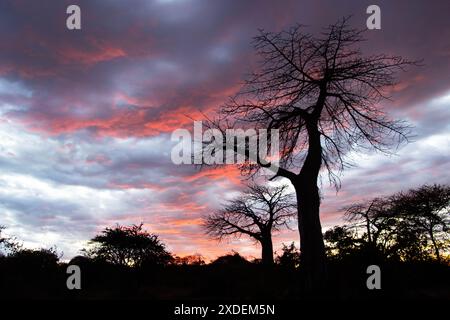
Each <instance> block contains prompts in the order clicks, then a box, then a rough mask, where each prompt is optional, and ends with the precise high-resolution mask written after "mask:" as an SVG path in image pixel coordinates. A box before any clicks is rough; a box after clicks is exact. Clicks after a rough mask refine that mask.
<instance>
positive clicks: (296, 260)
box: [277, 242, 300, 268]
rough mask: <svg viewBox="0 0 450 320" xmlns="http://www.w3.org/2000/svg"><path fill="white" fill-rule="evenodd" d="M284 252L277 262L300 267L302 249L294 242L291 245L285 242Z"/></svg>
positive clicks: (282, 264) (281, 264) (289, 266)
mask: <svg viewBox="0 0 450 320" xmlns="http://www.w3.org/2000/svg"><path fill="white" fill-rule="evenodd" d="M281 251H282V252H283V253H282V254H281V255H279V256H278V257H277V264H279V265H280V266H283V267H288V268H298V267H299V266H300V251H299V250H298V249H297V248H296V247H295V244H294V242H292V243H291V244H290V245H289V246H287V245H285V244H284V243H283V248H281Z"/></svg>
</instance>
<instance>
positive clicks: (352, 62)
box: [208, 19, 417, 288]
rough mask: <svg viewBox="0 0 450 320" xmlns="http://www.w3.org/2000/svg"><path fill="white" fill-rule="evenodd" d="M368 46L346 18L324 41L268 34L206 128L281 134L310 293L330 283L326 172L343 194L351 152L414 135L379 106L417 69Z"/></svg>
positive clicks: (282, 165)
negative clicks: (366, 50) (400, 78)
mask: <svg viewBox="0 0 450 320" xmlns="http://www.w3.org/2000/svg"><path fill="white" fill-rule="evenodd" d="M363 40H364V38H363V36H362V31H358V30H355V29H352V28H350V27H349V25H348V19H342V21H340V22H338V23H336V24H334V25H331V26H329V27H328V28H326V29H325V30H324V32H323V33H322V34H320V35H319V36H312V35H311V34H308V33H307V32H305V28H304V27H302V26H300V25H297V26H295V27H293V28H291V29H288V30H285V31H282V32H279V33H271V32H266V31H264V30H262V31H261V32H260V35H259V36H257V37H255V39H254V46H255V49H256V51H257V54H258V55H259V56H260V58H261V63H260V65H259V68H257V69H256V71H255V72H253V73H252V74H251V75H250V77H249V78H248V79H247V81H246V83H245V85H244V87H243V88H242V90H241V92H239V93H238V94H237V96H235V97H234V98H232V99H231V101H230V102H229V103H228V104H226V105H225V106H223V107H222V108H221V110H220V115H219V116H218V117H217V119H214V120H213V121H210V123H209V124H208V126H209V127H215V128H219V130H222V131H225V130H226V128H228V127H233V128H234V127H239V126H244V127H253V128H255V129H268V130H269V131H270V130H271V129H277V130H279V136H280V149H281V150H280V151H281V152H280V157H281V158H280V161H279V168H278V172H277V173H276V175H275V176H274V177H273V178H275V177H284V178H287V179H289V180H290V182H291V183H292V185H293V186H294V188H295V191H296V195H297V203H298V227H299V232H300V245H301V255H302V265H303V267H304V270H305V271H306V274H307V276H306V279H307V281H306V286H307V287H308V288H314V287H315V288H320V287H322V286H323V285H324V280H325V278H326V264H325V247H324V242H323V235H322V228H321V223H320V218H319V208H320V203H321V200H320V194H319V188H318V185H317V183H318V178H319V174H320V171H321V169H322V168H325V169H327V172H328V177H329V179H330V181H331V182H332V183H334V184H335V186H336V187H337V188H338V187H339V179H338V176H337V173H339V172H340V171H341V170H343V168H344V167H345V165H346V163H347V161H348V160H346V155H347V154H348V153H349V152H350V151H354V150H361V149H370V148H372V149H375V150H379V151H382V152H390V150H391V148H392V147H394V146H398V144H400V143H402V142H404V141H407V135H408V132H409V126H408V125H407V123H405V122H403V121H398V120H392V119H390V118H389V117H388V116H387V115H386V114H385V113H384V112H383V111H382V110H381V109H380V107H379V103H380V102H381V101H382V100H383V99H385V98H387V96H386V94H387V93H386V89H387V88H389V87H390V86H392V85H394V84H395V83H396V81H395V75H396V72H397V71H402V70H405V68H406V67H407V66H409V65H412V64H417V62H412V61H408V60H406V59H403V58H402V57H398V56H389V55H384V54H382V55H370V56H365V55H363V54H362V52H361V51H360V50H359V49H358V48H357V46H358V45H359V44H360V43H361V42H362V41H363ZM269 149H270V146H269ZM260 160H261V159H258V161H257V165H254V164H251V163H250V162H247V165H244V166H242V169H243V170H247V171H248V172H249V173H251V174H254V173H255V172H257V171H258V170H259V169H261V168H263V167H267V166H268V165H267V164H265V163H262V161H260ZM336 170H337V173H336ZM273 178H272V179H273Z"/></svg>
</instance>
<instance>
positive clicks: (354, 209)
mask: <svg viewBox="0 0 450 320" xmlns="http://www.w3.org/2000/svg"><path fill="white" fill-rule="evenodd" d="M344 210H345V215H344V217H345V220H346V221H348V222H350V226H349V227H347V228H346V229H347V232H350V229H353V230H354V231H355V232H354V233H352V237H353V238H355V241H356V242H358V243H359V244H360V246H362V247H364V249H365V250H367V251H369V252H370V251H372V253H374V251H378V252H379V253H380V254H381V255H383V256H385V257H388V256H389V254H390V252H392V251H393V250H392V248H391V246H392V243H393V242H392V241H393V240H394V237H395V231H396V228H397V227H398V221H397V217H396V216H395V215H394V213H393V211H392V201H391V198H390V197H377V198H374V199H371V200H368V201H362V202H359V203H355V204H352V205H350V206H348V207H345V208H344ZM361 232H362V233H361ZM405 244H406V243H405Z"/></svg>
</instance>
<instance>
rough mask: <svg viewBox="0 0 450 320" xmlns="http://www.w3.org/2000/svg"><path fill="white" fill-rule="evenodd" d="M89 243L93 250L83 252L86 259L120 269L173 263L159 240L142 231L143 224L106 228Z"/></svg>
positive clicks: (153, 235)
mask: <svg viewBox="0 0 450 320" xmlns="http://www.w3.org/2000/svg"><path fill="white" fill-rule="evenodd" d="M90 243H91V244H92V245H93V248H91V249H88V250H84V252H85V253H86V254H87V255H88V256H89V257H91V258H94V259H100V260H104V261H107V262H109V263H112V264H116V265H121V266H132V267H140V266H142V265H143V264H160V265H164V264H167V263H168V262H169V261H170V260H171V259H172V256H171V255H170V253H169V252H167V251H166V248H165V245H164V244H163V243H162V242H161V241H160V240H159V238H158V236H157V235H155V234H151V233H148V232H147V231H145V230H143V229H142V224H140V225H132V226H130V227H125V226H120V225H117V226H115V227H114V228H106V229H104V230H103V231H102V233H101V234H100V235H97V236H95V237H94V238H93V239H92V240H91V241H90Z"/></svg>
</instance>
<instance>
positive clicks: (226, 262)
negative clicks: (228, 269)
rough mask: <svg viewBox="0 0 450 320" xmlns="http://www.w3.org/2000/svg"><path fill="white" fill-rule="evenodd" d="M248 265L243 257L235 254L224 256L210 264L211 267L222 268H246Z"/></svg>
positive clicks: (248, 262)
mask: <svg viewBox="0 0 450 320" xmlns="http://www.w3.org/2000/svg"><path fill="white" fill-rule="evenodd" d="M249 264H250V261H248V260H247V259H245V258H244V257H243V256H241V255H240V254H239V253H237V252H232V253H229V254H225V255H223V256H220V257H218V258H217V259H215V260H214V261H212V262H211V265H223V266H235V267H241V266H247V265H249Z"/></svg>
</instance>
